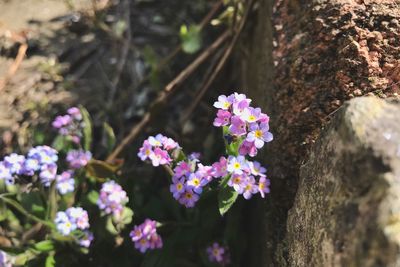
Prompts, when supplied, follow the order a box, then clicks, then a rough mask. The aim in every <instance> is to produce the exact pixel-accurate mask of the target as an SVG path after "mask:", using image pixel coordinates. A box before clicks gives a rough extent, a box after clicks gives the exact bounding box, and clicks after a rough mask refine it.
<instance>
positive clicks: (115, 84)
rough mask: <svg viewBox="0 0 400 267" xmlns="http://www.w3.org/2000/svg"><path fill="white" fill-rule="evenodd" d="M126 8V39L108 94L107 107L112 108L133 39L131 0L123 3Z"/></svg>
mask: <svg viewBox="0 0 400 267" xmlns="http://www.w3.org/2000/svg"><path fill="white" fill-rule="evenodd" d="M123 7H124V10H125V24H126V39H125V40H124V42H123V47H122V52H121V57H120V59H119V61H118V65H117V68H116V74H115V76H114V78H113V80H112V81H111V85H112V87H111V89H110V91H109V94H108V101H107V109H109V108H111V106H112V103H113V101H114V97H115V94H116V92H117V87H118V84H119V81H120V79H121V75H122V71H123V70H124V67H125V63H126V59H127V57H128V53H129V47H130V44H131V41H132V33H131V19H130V17H131V12H130V0H125V1H124V4H123Z"/></svg>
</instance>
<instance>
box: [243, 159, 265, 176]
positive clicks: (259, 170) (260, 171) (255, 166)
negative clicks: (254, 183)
mask: <svg viewBox="0 0 400 267" xmlns="http://www.w3.org/2000/svg"><path fill="white" fill-rule="evenodd" d="M248 164H249V167H250V171H251V174H253V175H256V176H262V177H263V176H264V177H265V173H266V171H267V169H265V168H264V167H263V166H261V164H260V162H258V161H253V162H251V161H249V162H248Z"/></svg>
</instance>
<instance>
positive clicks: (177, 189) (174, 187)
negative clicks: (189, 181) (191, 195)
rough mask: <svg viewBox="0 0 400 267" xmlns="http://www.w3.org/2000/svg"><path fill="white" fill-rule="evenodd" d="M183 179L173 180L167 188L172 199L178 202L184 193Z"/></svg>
mask: <svg viewBox="0 0 400 267" xmlns="http://www.w3.org/2000/svg"><path fill="white" fill-rule="evenodd" d="M185 190H186V186H185V179H173V183H172V184H171V185H170V187H169V191H170V192H171V193H172V195H173V197H174V198H175V199H176V200H178V199H179V198H180V197H181V195H182V194H183V192H185Z"/></svg>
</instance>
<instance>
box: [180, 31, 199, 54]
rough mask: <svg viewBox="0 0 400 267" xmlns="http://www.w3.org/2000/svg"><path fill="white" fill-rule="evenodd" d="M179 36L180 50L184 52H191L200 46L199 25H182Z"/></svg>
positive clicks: (197, 49) (194, 51)
mask: <svg viewBox="0 0 400 267" xmlns="http://www.w3.org/2000/svg"><path fill="white" fill-rule="evenodd" d="M179 36H180V38H181V42H182V50H183V51H184V52H185V53H188V54H193V53H196V52H197V51H199V49H200V48H201V44H202V40H201V30H200V27H199V26H196V25H190V26H189V27H187V26H186V25H182V26H181V28H180V31H179Z"/></svg>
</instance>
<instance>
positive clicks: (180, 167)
mask: <svg viewBox="0 0 400 267" xmlns="http://www.w3.org/2000/svg"><path fill="white" fill-rule="evenodd" d="M190 171H191V167H190V164H189V163H187V162H186V161H181V162H179V163H178V164H177V166H176V167H175V169H174V173H175V174H174V176H176V177H177V178H180V177H182V176H187V175H189V173H190Z"/></svg>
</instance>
